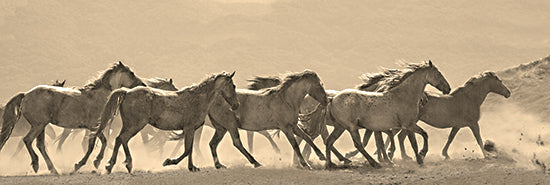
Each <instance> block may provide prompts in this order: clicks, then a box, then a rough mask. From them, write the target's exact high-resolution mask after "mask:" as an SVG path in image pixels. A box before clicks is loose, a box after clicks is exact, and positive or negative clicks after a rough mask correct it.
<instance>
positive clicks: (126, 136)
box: [118, 123, 192, 173]
mask: <svg viewBox="0 0 550 185" xmlns="http://www.w3.org/2000/svg"><path fill="white" fill-rule="evenodd" d="M145 125H147V123H145V124H142V125H135V126H133V127H131V128H128V129H123V130H125V131H127V132H124V133H123V132H122V131H121V133H120V135H119V136H118V138H120V141H121V143H122V148H123V149H124V154H126V160H124V163H125V164H126V169H127V170H128V173H132V155H131V154H130V148H128V141H130V139H132V137H134V136H135V135H136V134H137V133H138V132H139V131H140V130H141V129H143V127H145ZM122 127H123V128H124V125H123V126H122ZM191 141H192V140H191Z"/></svg>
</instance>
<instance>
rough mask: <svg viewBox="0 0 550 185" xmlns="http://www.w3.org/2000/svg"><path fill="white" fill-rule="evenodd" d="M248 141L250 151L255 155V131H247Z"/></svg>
mask: <svg viewBox="0 0 550 185" xmlns="http://www.w3.org/2000/svg"><path fill="white" fill-rule="evenodd" d="M246 139H247V141H248V142H247V143H248V150H250V153H253V151H254V150H253V149H254V132H253V131H246Z"/></svg>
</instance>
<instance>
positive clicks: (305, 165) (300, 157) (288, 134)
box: [281, 128, 311, 170]
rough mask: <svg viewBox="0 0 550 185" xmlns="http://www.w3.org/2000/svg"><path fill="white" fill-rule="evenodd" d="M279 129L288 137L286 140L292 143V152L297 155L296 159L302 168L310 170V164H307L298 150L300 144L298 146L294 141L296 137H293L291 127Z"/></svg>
mask: <svg viewBox="0 0 550 185" xmlns="http://www.w3.org/2000/svg"><path fill="white" fill-rule="evenodd" d="M281 131H283V133H285V136H286V138H287V139H288V142H290V145H292V148H293V149H294V153H295V154H296V155H297V156H298V159H299V160H300V164H302V166H303V167H304V168H306V169H308V170H311V166H309V164H308V163H307V162H306V161H305V160H304V157H303V156H302V153H301V152H300V146H298V142H296V138H295V137H294V134H293V132H292V128H285V129H281Z"/></svg>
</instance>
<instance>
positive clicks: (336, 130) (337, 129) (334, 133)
mask: <svg viewBox="0 0 550 185" xmlns="http://www.w3.org/2000/svg"><path fill="white" fill-rule="evenodd" d="M344 130H345V129H344V128H342V127H340V126H336V125H334V130H332V133H330V135H329V136H328V138H327V139H326V141H325V142H326V143H325V145H326V148H325V155H327V157H326V158H327V161H326V162H325V168H332V167H335V166H336V165H335V164H334V163H332V161H331V160H330V151H331V149H332V148H335V147H334V146H333V145H334V142H335V141H336V139H338V138H339V137H340V136H341V135H342V133H344Z"/></svg>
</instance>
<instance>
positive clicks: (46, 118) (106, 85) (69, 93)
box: [0, 62, 145, 174]
mask: <svg viewBox="0 0 550 185" xmlns="http://www.w3.org/2000/svg"><path fill="white" fill-rule="evenodd" d="M140 85H142V86H144V85H145V84H144V83H143V82H142V81H141V80H140V79H139V78H138V77H137V76H136V75H135V74H134V72H132V70H130V68H129V67H127V66H125V65H124V64H122V62H117V63H115V64H114V65H113V66H112V67H110V68H109V69H107V70H105V71H104V72H102V73H101V75H100V76H99V78H97V79H96V80H93V81H91V82H90V83H88V84H87V85H85V86H84V87H81V88H62V87H54V86H47V85H39V86H36V87H34V88H33V89H31V90H29V91H27V92H25V93H19V94H17V95H16V96H15V97H13V98H12V99H11V100H10V101H9V102H8V104H7V105H6V110H5V112H4V115H3V119H4V125H2V131H1V132H0V150H1V149H2V147H3V146H4V144H5V143H6V141H7V140H8V138H9V136H10V134H11V132H12V130H13V128H14V125H15V123H16V122H17V120H18V119H19V118H20V117H21V116H23V117H24V118H25V119H26V120H27V121H28V122H29V123H30V125H31V129H30V131H29V132H28V134H27V135H26V136H25V137H24V138H23V141H24V142H25V145H26V147H27V150H28V151H29V154H30V156H31V160H32V162H31V166H32V168H33V170H34V171H35V172H37V171H38V156H37V155H36V153H35V152H34V150H33V148H32V142H33V140H34V139H36V141H37V142H36V146H37V148H38V150H39V151H40V153H41V154H42V157H44V160H45V161H46V165H47V167H48V170H49V171H50V173H52V174H58V173H57V170H56V169H55V167H54V165H53V163H52V161H51V160H50V157H49V156H48V154H47V153H46V147H45V145H44V135H45V134H44V127H46V125H48V124H49V123H51V124H54V125H57V126H61V127H65V128H87V129H95V128H96V127H97V119H98V118H99V116H100V113H101V110H102V108H103V106H104V105H105V102H106V101H107V97H108V96H109V94H110V93H111V92H112V91H113V90H115V89H118V88H121V87H128V88H133V87H136V86H140ZM99 135H100V136H99V137H100V139H101V141H102V147H104V146H105V142H106V139H105V136H104V135H103V134H99ZM102 155H103V154H101V157H103V156H102ZM99 157H100V156H98V158H99ZM81 165H84V163H82V162H79V163H77V164H76V165H75V166H81Z"/></svg>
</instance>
